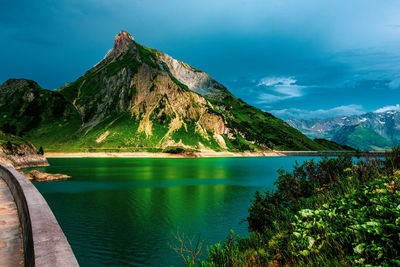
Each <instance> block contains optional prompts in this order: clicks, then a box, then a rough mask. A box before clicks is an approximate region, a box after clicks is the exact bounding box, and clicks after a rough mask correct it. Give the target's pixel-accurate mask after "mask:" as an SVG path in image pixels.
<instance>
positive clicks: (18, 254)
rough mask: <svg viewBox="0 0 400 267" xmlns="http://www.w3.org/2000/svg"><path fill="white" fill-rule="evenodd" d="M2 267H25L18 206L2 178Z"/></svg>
mask: <svg viewBox="0 0 400 267" xmlns="http://www.w3.org/2000/svg"><path fill="white" fill-rule="evenodd" d="M0 266H24V249H23V243H22V234H21V227H20V222H19V217H18V210H17V206H16V204H15V202H14V198H13V197H12V195H11V192H10V189H9V188H8V186H7V184H6V182H4V180H3V179H1V178H0Z"/></svg>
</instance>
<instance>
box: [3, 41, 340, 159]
mask: <svg viewBox="0 0 400 267" xmlns="http://www.w3.org/2000/svg"><path fill="white" fill-rule="evenodd" d="M159 53H161V52H159V51H157V50H154V49H150V48H147V47H145V46H142V45H140V44H138V43H136V42H134V41H132V43H131V44H129V47H128V48H127V49H126V50H123V51H119V50H117V51H113V53H111V54H110V55H109V57H107V58H105V59H104V60H103V61H101V62H100V63H98V64H97V65H96V66H94V67H93V68H92V69H90V70H89V71H87V72H86V73H85V75H83V76H82V77H80V78H78V79H77V80H76V81H74V82H72V83H68V84H67V85H65V86H63V87H62V88H60V89H58V90H57V91H50V90H44V89H41V88H40V87H39V85H38V84H36V83H35V82H33V81H29V80H23V79H20V80H9V81H7V82H6V84H5V85H6V86H5V87H4V88H6V90H4V92H5V93H4V94H3V93H2V96H1V98H0V130H3V131H4V132H7V133H12V134H16V135H18V136H22V137H23V138H26V139H28V140H30V141H31V142H33V144H34V145H36V146H37V147H40V146H41V147H43V149H44V150H46V152H55V151H63V152H77V151H114V152H117V151H149V152H150V151H156V152H159V151H162V150H163V149H162V147H163V145H164V144H165V142H166V141H167V140H170V139H171V140H173V141H174V142H175V143H183V145H184V146H185V147H188V146H190V147H192V149H194V150H199V149H202V148H206V149H212V150H215V151H222V150H229V151H233V152H241V151H260V150H262V151H265V150H271V149H273V150H340V149H338V147H337V146H334V145H332V143H328V142H323V143H321V142H320V143H318V142H314V141H312V140H310V139H309V138H307V137H306V136H304V135H303V134H302V133H301V132H299V131H298V130H296V129H294V128H292V127H290V126H289V125H288V124H287V123H285V122H284V121H282V120H280V119H278V118H276V117H274V116H273V115H271V114H269V113H267V112H263V111H261V110H259V109H257V108H254V107H252V106H250V105H248V104H246V103H245V102H243V101H242V100H240V99H237V98H236V97H234V96H233V95H232V94H231V93H230V92H229V91H228V90H227V89H226V88H225V87H224V86H222V85H220V84H218V83H217V82H216V81H214V80H211V82H212V84H213V85H212V90H211V91H213V92H214V93H215V92H216V93H215V94H214V93H213V94H211V95H209V94H206V96H205V98H206V99H207V100H209V101H205V100H204V99H200V100H199V99H198V98H197V97H196V98H195V97H193V96H194V94H195V93H194V92H193V91H191V90H190V89H189V88H188V86H187V85H185V84H183V83H182V82H180V81H179V80H178V79H177V78H176V77H174V76H173V75H172V73H171V71H170V70H169V68H168V65H167V64H166V63H165V62H163V61H162V60H160V54H159ZM181 64H183V65H184V63H181ZM139 70H143V71H141V72H140V73H139ZM195 71H198V70H195ZM136 74H138V75H136ZM168 76H169V78H168ZM171 81H172V82H173V83H175V84H176V85H177V86H171ZM162 86H165V87H167V88H162ZM7 88H8V89H7ZM189 92H190V93H189ZM187 94H190V100H188V101H190V103H189V106H191V108H190V109H189V110H188V113H187V114H186V113H185V112H182V111H179V112H181V113H182V114H178V113H176V111H174V110H171V107H170V105H169V104H167V102H168V101H169V100H168V97H169V96H171V95H173V96H174V98H173V99H176V95H178V96H180V95H182V96H185V97H184V98H183V99H189V97H187V96H188V95H187ZM185 101H186V100H185ZM210 103H211V104H210ZM187 104H188V103H183V102H182V105H187ZM205 109H206V110H207V112H208V114H207V113H206V114H204V110H205ZM178 110H180V109H178ZM149 111H152V112H151V114H148V112H149ZM146 112H147V113H146ZM148 115H149V118H148V117H146V116H148ZM208 115H210V120H209V121H208V122H207V119H208V118H207V116H208ZM176 116H180V118H179V119H180V120H182V121H183V123H184V124H183V126H182V127H181V128H179V129H175V131H173V132H169V127H170V123H171V122H172V120H173V119H174V118H175V117H176ZM200 118H202V120H201V121H200ZM204 118H205V120H204ZM216 118H217V119H216ZM217 121H219V123H221V124H222V122H223V124H224V125H218V126H216V125H212V123H217ZM202 124H203V125H202ZM139 125H140V128H139ZM213 127H223V128H225V129H226V130H227V131H229V133H226V134H222V135H221V136H222V138H221V136H216V135H215V134H214V131H213V130H212V129H213ZM167 133H168V134H169V135H168V136H165V135H166V134H167ZM224 143H225V144H224ZM225 145H226V147H225Z"/></svg>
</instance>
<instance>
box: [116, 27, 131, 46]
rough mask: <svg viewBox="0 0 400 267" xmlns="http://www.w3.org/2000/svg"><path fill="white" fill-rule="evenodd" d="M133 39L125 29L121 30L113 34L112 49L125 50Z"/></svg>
mask: <svg viewBox="0 0 400 267" xmlns="http://www.w3.org/2000/svg"><path fill="white" fill-rule="evenodd" d="M133 41H134V39H133V37H132V35H130V34H129V33H128V32H126V31H121V32H120V33H118V34H117V35H116V36H115V39H114V49H118V50H127V49H129V48H130V47H131V46H132V45H133V44H134V43H133Z"/></svg>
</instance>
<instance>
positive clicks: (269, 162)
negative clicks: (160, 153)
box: [35, 157, 309, 266]
mask: <svg viewBox="0 0 400 267" xmlns="http://www.w3.org/2000/svg"><path fill="white" fill-rule="evenodd" d="M307 159H309V158H305V157H264V158H211V159H207V158H202V159H124V158H96V159H74V158H70V159H49V162H50V164H51V167H46V168H39V169H42V170H45V171H46V172H50V173H65V174H68V175H71V176H72V178H71V179H70V180H66V181H56V182H44V183H35V186H36V187H37V188H38V190H39V191H40V192H41V193H42V194H43V196H44V198H45V199H46V200H47V202H48V203H49V205H50V207H51V209H52V210H53V212H54V214H55V216H56V218H57V220H58V222H59V223H60V225H61V227H62V229H63V230H64V233H65V235H66V236H67V239H68V241H69V242H70V244H71V246H72V249H73V250H74V253H75V255H76V257H77V259H78V262H79V263H80V265H81V266H102V265H112V266H127V265H129V266H149V265H150V266H170V265H175V266H181V265H182V261H181V259H180V258H179V257H178V256H177V255H176V254H175V252H173V251H172V249H171V248H170V247H169V245H168V243H169V242H170V241H171V239H172V233H173V232H176V230H177V229H179V231H180V232H183V233H185V234H188V235H192V236H196V235H198V234H200V235H201V238H202V239H204V240H206V244H207V245H211V244H214V243H216V242H219V241H220V240H224V239H225V237H226V236H227V234H228V233H229V230H230V229H233V230H234V231H235V232H236V233H238V234H240V235H241V236H244V235H246V234H247V233H248V231H247V223H242V224H240V222H241V221H242V220H243V219H245V218H246V217H247V214H248V213H247V209H248V207H249V205H250V200H251V199H252V197H253V195H254V192H255V191H256V190H260V191H265V190H266V189H272V188H273V182H274V180H275V179H276V177H277V172H276V171H277V169H279V168H285V169H291V168H292V166H293V164H294V163H295V161H296V160H297V161H299V162H302V161H303V160H307Z"/></svg>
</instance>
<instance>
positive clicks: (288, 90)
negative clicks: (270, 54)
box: [257, 77, 305, 104]
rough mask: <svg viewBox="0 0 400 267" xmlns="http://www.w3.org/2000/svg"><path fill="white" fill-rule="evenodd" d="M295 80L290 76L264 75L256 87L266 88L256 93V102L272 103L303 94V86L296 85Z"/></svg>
mask: <svg viewBox="0 0 400 267" xmlns="http://www.w3.org/2000/svg"><path fill="white" fill-rule="evenodd" d="M296 83H297V80H296V79H294V78H292V77H265V78H263V79H261V80H260V81H259V82H258V84H257V87H259V88H261V89H264V90H266V91H267V92H262V93H260V94H259V95H258V104H266V103H273V102H277V101H281V100H286V99H290V98H295V97H301V96H303V94H304V92H303V89H304V88H305V87H304V86H300V85H297V84H296Z"/></svg>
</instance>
